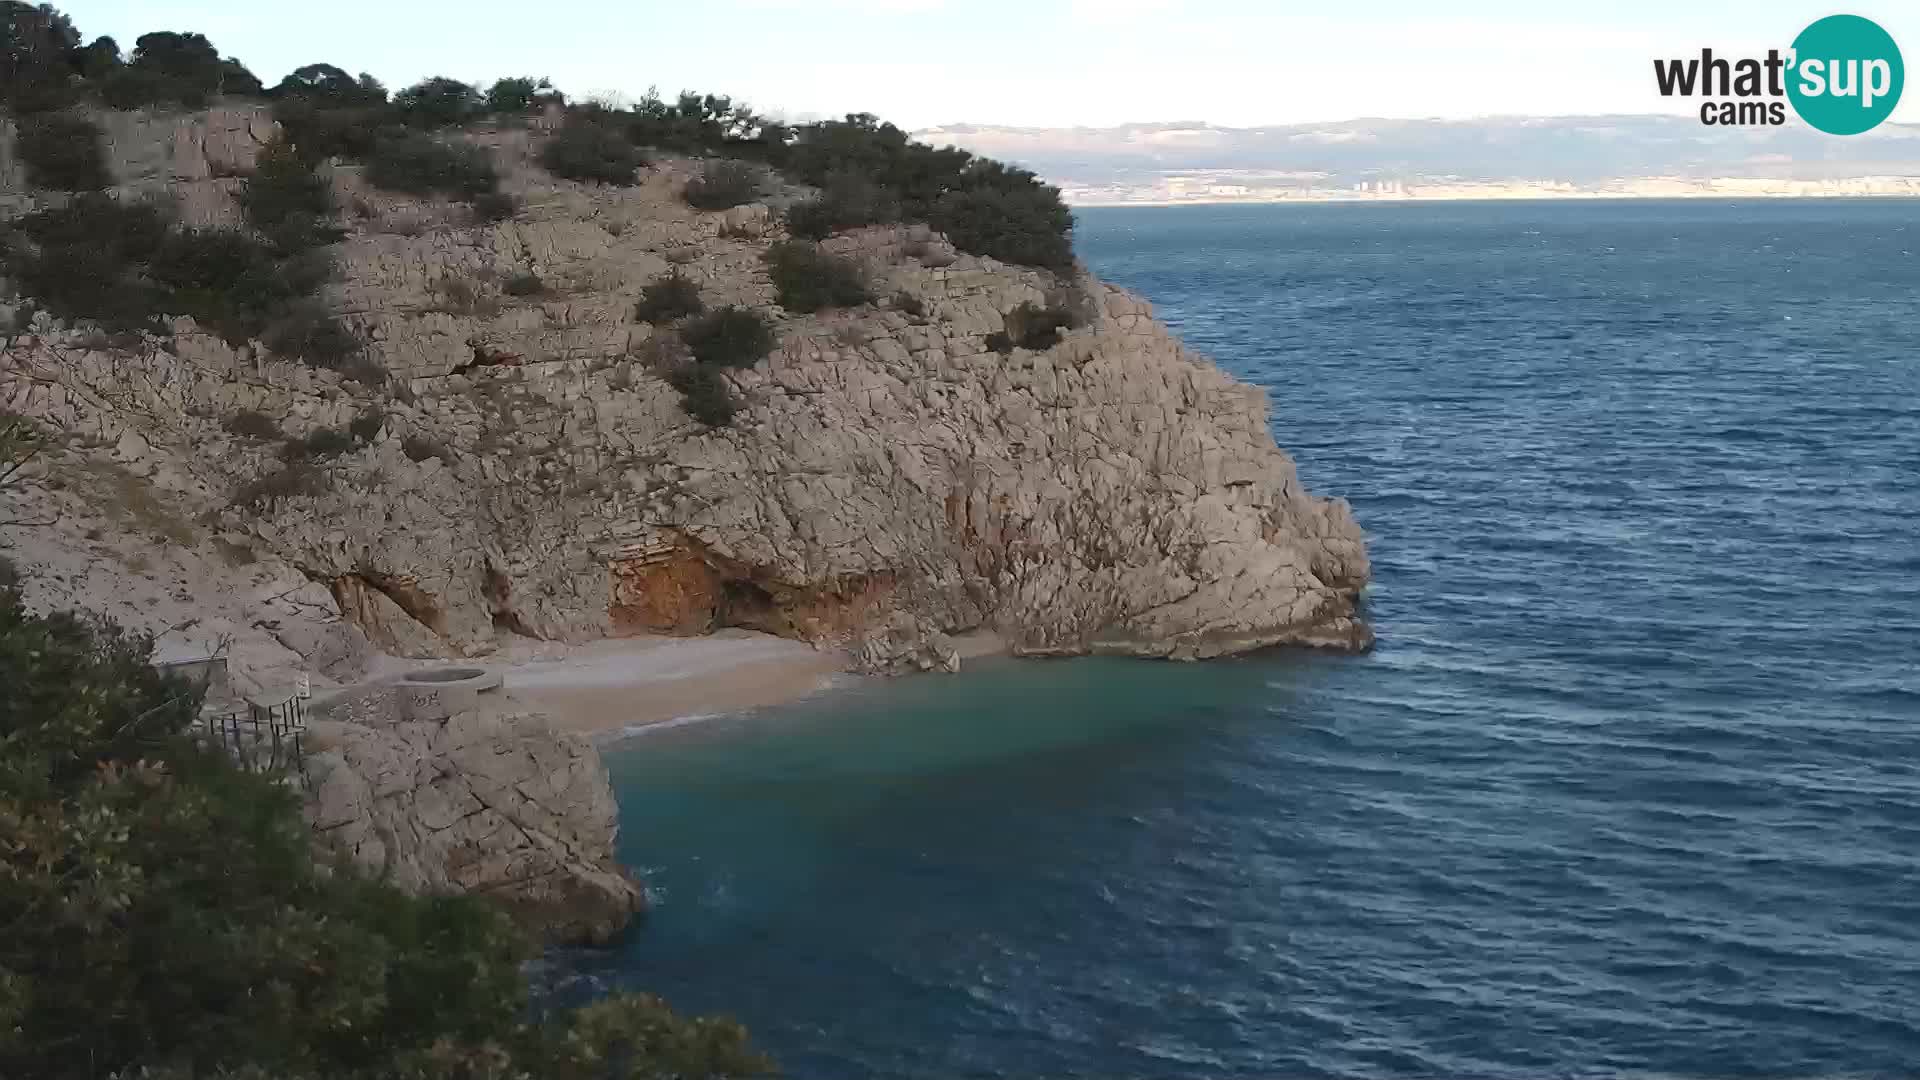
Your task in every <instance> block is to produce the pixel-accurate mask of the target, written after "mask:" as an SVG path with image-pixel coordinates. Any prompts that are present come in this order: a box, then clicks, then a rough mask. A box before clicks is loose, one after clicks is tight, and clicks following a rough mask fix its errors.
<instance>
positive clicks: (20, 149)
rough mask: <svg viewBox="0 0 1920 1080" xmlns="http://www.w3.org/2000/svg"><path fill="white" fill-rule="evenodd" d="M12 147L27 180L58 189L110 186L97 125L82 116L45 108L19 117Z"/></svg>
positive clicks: (38, 185)
mask: <svg viewBox="0 0 1920 1080" xmlns="http://www.w3.org/2000/svg"><path fill="white" fill-rule="evenodd" d="M18 123H19V137H18V139H17V140H16V141H15V144H14V145H15V150H16V152H17V153H18V154H19V155H20V160H21V161H23V162H25V163H26V166H27V183H29V184H31V185H33V186H34V187H39V188H53V189H55V190H58V191H102V190H105V189H106V188H109V187H112V186H113V176H112V174H111V173H109V172H108V171H107V155H106V152H105V151H104V150H102V149H101V147H100V126H99V125H98V124H95V123H94V122H93V121H91V120H89V119H87V118H86V117H84V116H76V115H74V114H72V113H64V112H48V113H40V114H38V115H34V116H22V117H19V118H18Z"/></svg>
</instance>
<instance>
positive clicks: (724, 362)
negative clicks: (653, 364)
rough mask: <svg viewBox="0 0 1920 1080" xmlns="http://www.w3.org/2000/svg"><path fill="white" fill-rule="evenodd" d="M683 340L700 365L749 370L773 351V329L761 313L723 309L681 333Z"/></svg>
mask: <svg viewBox="0 0 1920 1080" xmlns="http://www.w3.org/2000/svg"><path fill="white" fill-rule="evenodd" d="M680 337H681V340H683V341H685V342H686V344H687V348H688V349H689V350H691V351H692V353H693V358H694V360H695V361H696V362H697V363H700V364H711V365H712V366H714V367H723V368H749V367H752V366H753V365H755V364H757V363H759V362H760V361H762V360H764V359H766V356H767V354H768V353H770V352H772V351H773V346H774V335H773V327H772V325H771V324H769V323H768V322H767V320H766V319H765V317H763V316H762V315H760V314H759V313H758V312H756V311H753V310H751V309H749V308H743V307H723V308H720V309H719V310H717V311H714V312H710V313H708V314H706V315H702V316H700V317H699V318H697V319H694V320H693V321H691V322H689V323H687V324H686V326H685V327H683V328H682V329H681V331H680Z"/></svg>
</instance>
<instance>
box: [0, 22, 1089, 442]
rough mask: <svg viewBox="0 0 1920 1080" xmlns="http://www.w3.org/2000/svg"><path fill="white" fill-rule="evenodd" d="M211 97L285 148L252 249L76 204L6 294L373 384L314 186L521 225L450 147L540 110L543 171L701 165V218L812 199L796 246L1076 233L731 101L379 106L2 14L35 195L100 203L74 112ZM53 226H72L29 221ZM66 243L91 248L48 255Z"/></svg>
mask: <svg viewBox="0 0 1920 1080" xmlns="http://www.w3.org/2000/svg"><path fill="white" fill-rule="evenodd" d="M223 96H224V97H256V98H264V99H266V100H269V101H271V102H272V104H273V110H274V116H275V118H276V119H277V120H278V121H279V123H280V125H281V130H282V136H281V138H279V139H277V140H276V141H275V142H273V143H272V144H270V145H269V146H267V147H265V148H264V149H263V150H262V151H261V154H260V157H259V160H258V161H257V162H256V163H255V168H254V172H253V174H252V176H251V177H250V178H249V179H248V181H247V184H246V189H245V191H244V193H243V195H242V204H243V206H244V209H245V214H246V221H247V225H248V229H246V230H244V231H242V230H218V229H199V230H192V229H181V228H178V227H165V226H163V228H162V229H161V235H160V236H159V238H158V239H157V240H156V239H155V238H154V230H153V228H152V226H151V222H152V220H154V219H153V217H152V215H153V213H158V212H156V211H150V210H149V209H146V208H141V207H139V206H136V205H134V204H131V203H126V202H115V201H114V200H112V199H110V198H107V197H105V196H89V197H86V198H84V199H81V200H77V201H76V202H74V203H73V207H76V208H77V210H72V211H71V213H77V214H80V215H82V216H87V215H91V216H93V217H95V218H97V220H96V221H95V222H94V223H93V225H92V226H91V227H88V228H81V229H77V230H76V229H74V228H71V227H69V226H71V225H72V223H71V222H63V223H61V225H60V227H58V228H55V227H54V226H53V225H50V224H49V223H48V222H46V221H35V220H33V219H34V218H35V217H37V215H29V216H28V218H26V219H21V220H17V221H15V222H13V223H11V225H9V226H8V227H6V228H5V236H4V241H5V243H4V248H3V249H0V259H3V260H4V269H5V271H6V273H7V276H8V277H9V278H10V279H11V280H12V281H13V282H14V283H15V284H16V285H17V286H18V287H19V288H20V290H21V291H22V292H24V293H25V294H27V296H28V297H29V298H31V299H32V300H33V301H34V302H35V303H37V304H39V305H40V306H42V307H44V308H45V309H47V310H48V311H50V312H51V313H53V314H54V315H56V316H58V317H60V318H63V319H67V320H90V321H93V322H96V323H98V324H99V325H101V326H102V327H105V328H107V329H114V330H131V329H138V330H148V331H162V330H164V322H163V319H162V316H166V315H182V314H186V315H192V316H194V317H195V319H196V320H198V321H199V322H201V323H203V324H205V325H208V326H210V327H212V328H214V329H216V330H218V331H219V332H220V333H221V334H223V335H224V336H226V337H227V338H228V340H230V341H234V342H236V343H239V342H243V341H247V340H257V341H260V342H262V343H263V344H265V345H266V346H267V347H268V348H270V349H271V350H273V351H275V352H280V353H283V354H289V355H298V356H301V357H304V358H305V359H307V360H309V361H310V362H313V363H316V364H320V365H323V366H328V367H335V368H343V369H348V370H351V371H353V372H354V373H355V377H357V378H359V379H360V380H361V381H362V382H363V383H375V382H378V381H379V379H380V375H379V373H378V372H377V370H376V369H373V368H372V367H371V366H370V365H368V364H366V363H365V362H364V361H362V360H361V359H359V354H360V350H359V347H358V343H357V342H355V341H354V340H353V338H352V335H351V334H350V333H348V332H347V330H346V329H345V328H344V327H343V326H342V325H341V324H340V323H339V322H338V321H337V320H334V319H333V318H332V317H331V316H329V315H327V313H326V312H325V310H324V308H322V307H321V306H320V305H319V301H318V296H317V291H318V288H319V286H320V285H321V283H323V282H324V281H325V280H326V277H327V274H328V271H329V267H328V260H327V259H326V258H325V256H324V254H323V253H324V249H325V247H326V245H328V244H330V243H332V242H334V241H335V240H337V239H339V238H340V237H341V235H342V230H341V229H340V228H339V227H338V225H337V223H336V217H337V208H336V207H334V206H333V204H332V197H331V186H330V184H329V182H328V181H327V180H326V179H324V178H323V177H322V175H321V174H320V173H319V171H318V170H319V168H320V166H321V165H322V163H324V162H328V161H331V160H340V161H347V162H357V163H359V164H360V165H361V166H362V167H363V168H362V175H363V176H364V178H365V179H366V180H367V181H368V182H370V183H372V184H374V185H375V186H377V187H381V188H384V189H387V190H392V191H398V192H404V193H409V194H414V195H418V196H421V197H427V198H440V199H448V200H455V201H465V202H468V203H470V204H471V205H472V207H473V216H474V219H475V220H479V221H498V220H502V219H505V218H507V217H510V216H512V215H513V214H514V213H515V212H516V210H517V207H516V205H515V203H514V201H513V199H511V198H510V197H509V196H507V195H506V194H504V193H502V192H501V191H500V190H499V183H498V175H497V171H496V169H495V166H494V163H493V160H492V158H491V156H490V155H489V154H488V153H487V152H486V151H485V150H484V149H482V148H480V147H478V146H476V145H474V144H472V143H470V142H467V141H466V140H464V139H463V138H462V137H461V134H460V132H461V130H462V129H464V128H467V127H469V126H471V125H472V124H473V123H475V122H476V121H480V120H485V119H492V120H494V121H496V122H500V123H511V124H520V123H523V122H524V121H523V119H521V118H523V117H524V116H525V115H526V114H527V113H529V112H530V111H533V110H536V109H541V108H547V107H550V106H557V107H561V108H564V109H565V111H566V116H565V123H564V124H563V125H562V127H561V129H560V130H559V131H558V132H555V133H553V134H551V135H547V136H544V137H543V141H542V142H541V143H540V149H539V153H538V160H539V161H540V163H541V164H542V165H543V166H544V167H545V168H546V169H547V170H548V171H549V172H552V173H553V174H554V175H556V176H559V177H562V178H565V179H570V180H576V181H590V182H597V183H605V184H614V185H628V184H633V183H636V182H637V181H638V177H639V171H640V170H641V169H643V168H645V167H646V166H647V151H648V150H653V151H656V152H665V153H672V154H682V155H690V156H696V157H706V158H710V159H711V161H710V162H709V164H708V165H707V166H706V167H705V168H704V169H703V171H702V172H701V174H700V175H699V176H697V177H696V178H695V179H694V180H693V181H691V182H690V183H688V184H687V186H686V188H685V191H684V196H685V198H686V200H687V202H688V203H689V204H690V205H692V206H693V207H695V208H696V209H700V210H721V209H726V208H729V207H733V206H738V205H741V204H743V203H746V202H749V201H752V200H754V199H756V198H759V197H760V196H761V194H762V192H763V191H764V190H766V186H767V184H768V182H769V181H770V180H771V179H772V177H771V176H770V173H771V174H778V175H779V176H784V177H786V178H787V179H789V180H792V181H798V182H801V183H804V184H808V185H811V186H813V187H814V188H816V189H817V191H818V194H817V195H816V196H815V197H814V198H811V199H808V200H804V201H802V202H800V203H799V204H797V205H794V206H791V207H789V208H788V210H787V211H786V223H787V226H788V229H789V231H790V232H791V233H792V234H793V235H794V236H795V237H798V238H801V239H803V240H820V239H824V238H826V237H828V236H831V235H832V234H834V233H836V232H840V231H844V230H848V229H856V228H861V227H865V226H870V225H879V224H889V223H894V222H925V223H927V224H930V225H932V226H933V227H934V228H936V229H939V230H940V231H942V232H944V233H945V234H946V235H947V237H948V239H949V240H951V241H952V243H953V244H954V246H955V247H957V248H958V249H960V250H961V251H966V252H972V253H974V254H978V255H983V256H991V257H993V258H996V259H1000V260H1002V261H1005V262H1009V263H1016V264H1021V265H1027V266H1035V267H1041V268H1045V269H1049V270H1053V271H1056V272H1060V273H1066V272H1069V271H1071V269H1072V267H1073V247H1072V230H1073V217H1072V215H1071V214H1070V213H1069V212H1068V210H1067V208H1066V206H1065V205H1064V204H1063V203H1062V202H1061V200H1060V193H1059V191H1058V189H1056V188H1053V187H1051V186H1049V185H1047V184H1044V183H1042V182H1041V181H1040V180H1039V179H1038V178H1037V177H1036V176H1034V174H1032V173H1030V172H1028V171H1026V170H1024V169H1019V168H1015V167H1012V166H1009V165H1006V164H1004V163H1001V162H998V161H993V160H989V159H986V158H978V157H975V156H974V155H972V154H970V153H968V152H966V151H964V150H960V149H957V148H953V147H932V146H927V145H925V144H923V143H918V142H915V141H913V140H912V139H910V138H908V137H907V134H906V133H905V132H904V131H902V130H900V129H899V128H897V127H895V126H894V125H892V124H888V123H884V122H882V121H881V120H880V119H879V118H878V117H876V116H873V115H872V114H868V113H858V114H852V115H849V116H847V117H846V118H845V119H843V120H830V121H824V122H820V123H809V124H800V125H788V124H783V123H778V122H776V121H774V120H772V119H770V118H768V117H766V116H763V115H760V114H757V113H755V112H754V111H753V110H752V109H750V108H748V107H746V106H745V105H742V104H739V103H737V102H735V101H734V100H733V99H731V98H728V97H725V96H721V95H714V94H695V93H682V94H680V95H678V96H677V97H675V98H671V99H668V98H663V97H661V96H659V95H656V94H651V93H650V94H648V95H647V96H646V97H645V98H643V99H641V100H640V101H638V102H636V103H634V104H632V105H631V106H629V107H626V108H616V107H612V106H610V105H606V104H602V103H597V102H588V103H575V104H568V103H567V101H566V98H565V95H563V94H561V93H560V92H559V91H558V90H556V89H554V88H553V86H552V84H551V83H550V82H549V81H548V80H547V79H545V78H543V77H537V76H530V75H515V76H508V77H505V78H501V79H498V80H496V81H495V82H494V83H492V84H491V85H490V86H487V87H485V88H482V87H481V86H479V85H476V84H471V83H466V82H462V81H460V80H458V79H453V78H450V77H446V76H433V77H430V78H426V79H423V80H421V81H419V82H417V83H415V84H413V85H411V86H408V87H405V88H403V89H401V90H399V91H398V92H396V93H392V94H389V92H388V90H387V88H386V87H385V86H383V85H382V84H381V83H380V82H379V80H377V79H374V78H373V77H372V76H370V75H367V74H364V73H363V74H360V75H358V76H355V75H352V74H349V73H348V70H347V69H346V68H342V67H339V66H336V65H333V64H328V63H311V64H306V65H304V66H302V67H299V68H296V69H295V70H293V71H292V72H289V73H288V74H287V75H286V76H285V77H284V78H282V79H280V80H279V81H278V82H277V83H274V84H273V85H272V86H264V85H262V83H261V82H260V80H259V79H258V78H256V77H255V76H254V75H253V74H252V73H251V72H249V71H248V70H247V68H246V67H245V65H244V64H242V63H240V62H239V61H238V60H236V59H235V58H233V57H223V56H222V55H221V54H220V52H219V50H218V49H217V48H216V47H215V46H214V44H213V43H212V42H211V41H209V40H208V39H207V38H206V37H205V36H204V35H201V34H197V33H187V32H174V31H162V32H155V33H150V34H143V35H141V36H140V37H139V38H138V39H136V40H135V42H134V46H133V49H132V51H131V52H124V51H123V50H122V48H121V46H120V45H119V43H118V42H116V41H114V39H112V38H108V37H100V38H95V39H93V40H92V41H88V42H85V43H84V44H83V38H82V35H81V34H80V32H79V31H78V30H77V29H76V28H75V27H74V25H73V22H72V20H71V19H69V18H68V17H67V16H65V15H64V14H62V13H60V12H59V11H58V10H56V9H54V8H53V7H51V6H48V5H40V6H33V5H29V4H26V3H22V2H20V0H0V105H3V106H4V107H5V108H6V109H7V111H8V112H9V113H11V114H12V115H13V117H14V119H15V121H16V123H17V124H18V126H19V129H20V138H19V144H18V145H19V149H20V155H21V158H22V159H23V161H24V162H25V164H26V167H27V173H28V176H29V179H30V182H31V183H33V184H34V185H35V186H36V187H41V188H47V189H53V190H59V191H67V192H76V193H97V192H101V191H104V190H105V189H106V188H108V187H109V186H110V185H111V182H112V177H111V175H110V173H109V169H108V166H107V162H106V160H105V155H104V153H103V150H102V146H101V139H100V130H99V128H98V126H97V125H95V124H93V123H92V122H90V121H89V120H87V119H86V118H85V117H84V116H83V115H82V114H81V113H79V112H78V111H75V110H73V109H72V108H71V107H72V106H76V105H92V106H94V107H106V108H121V109H125V108H135V107H149V106H157V107H178V108H197V107H201V106H204V105H206V104H208V103H210V102H212V101H213V100H215V99H216V98H220V97H223ZM48 213H69V211H66V210H63V211H41V212H40V214H48ZM165 217H166V215H165V214H164V213H160V215H159V219H160V220H162V221H163V222H164V219H165ZM123 224H132V225H134V226H135V228H133V230H132V232H131V234H130V235H129V236H128V237H127V238H125V239H119V238H115V239H111V240H107V241H105V242H101V241H102V238H103V237H104V236H105V234H107V233H109V232H113V231H115V230H116V229H117V228H118V227H119V226H121V225H123ZM76 231H77V232H80V233H85V234H86V235H85V236H84V237H81V238H79V239H77V240H74V242H64V241H63V242H59V243H49V241H48V239H47V234H49V233H60V234H61V235H62V236H66V235H67V234H69V233H74V232H76ZM769 270H770V272H771V273H772V275H773V278H774V281H775V284H776V287H777V289H778V291H779V294H780V300H781V304H782V306H783V307H786V308H787V309H788V310H790V311H795V312H803V313H804V312H812V311H818V310H822V309H825V308H830V307H844V306H852V305H856V304H862V303H867V302H869V301H870V300H871V296H870V295H869V294H868V292H867V288H866V284H865V282H864V281H862V280H861V278H860V275H859V274H858V272H857V271H856V270H854V269H853V268H852V267H851V266H850V265H847V264H845V263H844V262H842V261H839V260H835V259H832V258H830V257H828V256H825V255H822V254H821V253H820V252H818V251H817V250H816V249H814V248H812V247H811V245H806V244H795V245H783V246H781V247H780V248H778V249H776V250H775V251H773V252H770V253H769ZM685 314H690V312H689V313H685ZM663 317H665V318H668V319H671V318H674V317H678V316H673V315H663ZM1038 336H1040V335H1039V334H1038V332H1036V335H1035V337H1034V339H1035V340H1037V339H1038ZM689 378H694V377H693V376H689ZM697 378H698V379H700V380H701V381H700V382H699V385H698V388H697V390H696V391H694V392H695V393H697V394H699V395H701V396H702V397H703V398H705V399H707V400H715V401H717V400H718V398H719V395H718V393H717V392H716V391H717V390H723V389H724V384H723V383H720V382H718V381H717V377H715V378H709V377H707V376H698V377H697ZM729 400H730V399H729ZM719 412H720V410H719V409H718V407H717V406H716V407H714V408H710V409H708V410H707V415H709V416H718V415H719Z"/></svg>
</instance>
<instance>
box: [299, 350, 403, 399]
mask: <svg viewBox="0 0 1920 1080" xmlns="http://www.w3.org/2000/svg"><path fill="white" fill-rule="evenodd" d="M309 362H311V361H309ZM333 370H335V371H338V372H339V373H340V377H341V378H343V379H346V380H347V381H349V382H357V383H359V384H360V385H361V386H364V387H366V388H367V389H369V390H372V389H377V388H379V387H382V386H385V385H386V382H387V369H386V368H383V367H381V366H380V364H379V363H378V362H377V361H375V360H374V359H373V358H371V357H369V356H367V355H366V354H365V353H362V352H355V353H353V354H352V355H351V356H350V357H349V358H348V359H346V360H343V361H341V363H340V366H339V367H337V368H334V369H333Z"/></svg>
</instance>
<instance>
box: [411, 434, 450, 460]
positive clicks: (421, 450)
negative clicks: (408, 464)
mask: <svg viewBox="0 0 1920 1080" xmlns="http://www.w3.org/2000/svg"><path fill="white" fill-rule="evenodd" d="M400 452H401V453H403V454H405V455H407V458H408V459H409V460H412V461H425V460H427V459H428V458H439V459H440V460H441V462H442V463H444V464H452V462H453V455H452V454H450V453H448V452H447V448H446V447H444V446H442V445H440V444H439V443H438V442H435V441H434V440H432V439H429V438H427V437H426V436H425V435H409V436H407V437H406V438H405V439H402V440H401V441H400Z"/></svg>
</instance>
